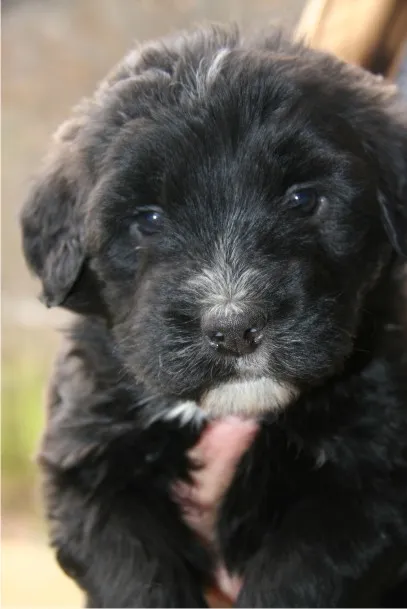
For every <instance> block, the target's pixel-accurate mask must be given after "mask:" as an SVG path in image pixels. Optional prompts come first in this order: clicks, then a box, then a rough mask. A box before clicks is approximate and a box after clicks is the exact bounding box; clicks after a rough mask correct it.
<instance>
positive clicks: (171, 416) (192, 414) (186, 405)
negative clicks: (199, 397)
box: [148, 400, 205, 426]
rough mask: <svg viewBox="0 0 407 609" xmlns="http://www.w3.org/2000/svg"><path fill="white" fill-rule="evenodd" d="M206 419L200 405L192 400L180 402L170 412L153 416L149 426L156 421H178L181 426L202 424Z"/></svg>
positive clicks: (162, 412)
mask: <svg viewBox="0 0 407 609" xmlns="http://www.w3.org/2000/svg"><path fill="white" fill-rule="evenodd" d="M204 419H205V413H204V412H203V411H202V410H201V408H199V406H198V404H197V403H196V402H194V401H192V400H185V401H184V402H181V401H180V402H178V403H177V404H176V406H174V407H173V408H170V409H168V410H161V411H160V412H158V413H156V414H154V415H152V416H151V417H150V419H149V420H148V425H152V424H153V423H155V422H156V421H175V420H178V422H179V424H180V425H181V426H183V425H189V424H191V423H196V424H201V423H202V422H203V420H204Z"/></svg>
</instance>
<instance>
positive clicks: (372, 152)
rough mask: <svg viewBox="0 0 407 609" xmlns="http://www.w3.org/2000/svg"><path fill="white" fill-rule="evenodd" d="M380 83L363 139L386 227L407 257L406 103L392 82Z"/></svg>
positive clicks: (396, 246)
mask: <svg viewBox="0 0 407 609" xmlns="http://www.w3.org/2000/svg"><path fill="white" fill-rule="evenodd" d="M375 81H376V83H375V84H376V86H377V79H375ZM381 87H382V91H381V95H380V96H376V97H375V96H374V93H375V92H374V90H373V91H372V97H373V98H374V99H375V100H377V101H378V103H379V104H380V106H379V111H377V108H376V111H375V112H372V113H370V109H367V114H370V119H369V121H368V122H369V125H368V126H366V127H367V128H366V129H365V134H364V140H365V146H366V149H367V152H368V154H369V156H370V159H371V162H372V165H373V167H374V170H375V174H376V175H375V176H374V177H375V178H376V180H377V189H378V195H377V199H378V203H379V205H380V211H381V215H382V222H383V226H384V229H385V231H386V233H387V236H388V238H389V240H390V243H391V244H392V246H393V248H394V249H395V250H396V252H398V253H399V254H400V255H402V256H404V257H407V104H405V102H404V100H401V99H400V98H399V97H398V94H397V92H396V88H395V87H394V86H393V85H388V84H381ZM365 120H366V119H365ZM362 121H363V117H362Z"/></svg>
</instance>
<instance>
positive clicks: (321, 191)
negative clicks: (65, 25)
mask: <svg viewBox="0 0 407 609" xmlns="http://www.w3.org/2000/svg"><path fill="white" fill-rule="evenodd" d="M406 176H407V121H406V109H405V108H404V107H403V106H402V104H401V102H400V101H399V100H398V97H397V91H396V90H395V89H394V88H393V87H391V86H390V85H387V84H385V83H384V82H383V81H381V80H380V79H378V78H376V77H374V76H372V75H370V74H367V73H365V72H363V71H362V70H360V69H357V68H355V67H351V66H348V65H345V64H344V63H342V62H340V61H339V60H337V59H335V58H334V57H331V56H328V55H325V54H322V53H319V52H315V51H313V50H310V49H307V48H305V47H304V46H303V45H301V44H297V43H292V42H290V41H288V40H286V39H285V38H283V37H282V36H280V35H279V34H278V33H276V32H271V33H269V34H268V35H266V36H265V37H263V38H261V37H258V38H256V39H255V40H245V39H243V38H242V37H241V36H240V35H239V33H238V32H237V31H234V30H227V29H223V28H208V29H200V30H197V31H193V32H191V33H187V34H185V35H179V36H175V37H174V38H170V39H167V40H164V41H162V42H158V43H151V44H147V45H146V46H144V47H143V48H141V49H140V50H137V51H133V52H132V53H130V55H129V56H128V57H127V58H125V59H124V61H123V62H122V63H121V64H120V65H119V66H118V67H117V68H116V69H115V70H114V71H113V72H112V73H111V75H110V76H109V77H108V78H107V80H106V81H104V82H103V83H102V84H101V85H100V87H99V88H98V90H97V91H96V93H95V95H94V96H93V97H92V98H91V99H89V100H86V101H84V102H83V103H82V104H81V105H80V106H79V107H78V108H77V109H76V110H75V111H74V113H73V117H72V118H71V119H70V120H69V121H68V122H67V123H66V124H65V125H64V126H63V127H62V128H61V129H60V130H59V132H58V133H57V134H56V137H55V142H54V145H53V146H52V148H51V152H50V155H49V157H48V159H47V161H46V163H45V166H44V168H43V171H42V173H40V175H39V177H38V180H37V182H36V184H35V185H34V186H33V189H32V192H31V195H30V197H29V200H28V201H27V203H26V206H25V208H24V211H23V214H22V227H23V241H24V251H25V255H26V258H27V261H28V264H29V265H30V267H31V269H32V270H33V271H34V272H35V273H36V274H37V275H38V276H39V277H40V278H41V280H42V285H43V294H42V299H43V300H44V302H45V303H46V304H47V305H48V306H57V305H60V306H64V307H66V308H68V309H70V310H73V311H75V312H77V313H78V314H79V318H78V321H77V323H75V325H74V327H73V329H72V332H71V337H70V340H69V343H68V345H67V347H66V349H65V350H64V351H63V352H62V353H61V355H60V358H59V360H58V363H57V366H56V369H55V373H54V376H53V379H52V383H51V389H50V395H49V405H50V407H49V415H48V422H47V426H46V430H45V434H44V439H43V444H42V450H41V454H40V462H41V465H42V468H43V471H44V474H45V489H46V505H47V511H48V517H49V520H50V529H51V541H52V545H53V546H54V548H55V550H56V553H57V556H58V560H59V562H60V564H61V565H62V567H63V568H64V569H65V571H66V572H67V573H68V574H70V575H71V576H72V577H73V578H74V579H75V580H76V581H77V582H78V584H79V585H80V586H81V587H82V588H83V590H84V591H85V592H86V595H87V599H88V606H92V607H96V606H97V607H203V606H206V605H205V599H204V596H203V587H204V586H205V585H206V584H208V583H210V579H211V569H212V562H213V557H212V556H211V555H210V552H209V551H208V549H207V548H205V547H203V546H202V545H201V544H200V542H199V540H198V539H197V538H196V537H194V535H193V533H192V532H191V531H190V530H189V529H188V528H187V526H186V525H185V524H184V523H183V522H182V520H181V517H180V512H179V508H178V507H177V505H176V504H175V503H174V502H173V501H172V499H171V496H170V486H171V484H172V483H173V482H174V481H176V480H178V479H187V477H188V471H189V463H188V461H187V458H186V451H187V450H188V449H189V448H190V447H191V446H192V445H193V444H194V443H195V442H196V440H197V438H198V436H199V433H200V431H201V430H202V428H203V426H204V425H205V422H206V420H207V418H208V417H210V416H224V415H226V414H228V413H230V412H234V413H237V414H240V415H241V416H251V417H259V418H260V419H261V430H260V433H259V435H258V437H257V439H256V441H255V442H254V444H253V446H252V447H251V448H250V449H249V450H248V452H247V453H246V454H245V455H244V457H243V459H242V461H241V463H240V464H239V467H238V470H237V472H236V476H235V479H234V481H233V484H232V486H231V488H230V490H229V492H228V493H227V495H226V496H225V498H224V501H223V505H222V508H221V512H220V518H219V522H218V527H217V535H218V545H219V551H220V553H221V555H222V557H223V558H224V560H225V562H226V565H227V567H228V568H229V570H230V571H231V572H233V573H237V574H240V575H242V576H243V578H244V585H243V588H242V591H241V593H240V595H239V598H238V599H237V602H236V606H241V607H345V606H348V607H364V606H387V605H388V606H404V605H403V603H404V602H405V600H406V585H405V579H404V580H403V569H404V571H405V569H406V560H407V559H406V556H407V454H406V448H407V355H406V319H405V311H406V301H405V294H403V273H404V272H405V270H404V266H403V262H402V260H403V256H404V255H405V254H406V253H407V213H406V201H407V178H406ZM304 189H306V190H305V195H304ZM310 189H311V190H310ZM310 193H311V194H310ZM151 210H152V211H151ZM146 214H147V215H146ZM149 214H150V216H149ZM151 214H155V215H154V217H152V216H151ZM242 316H243V317H242ZM208 319H209V322H210V324H211V325H210V328H214V330H216V329H217V327H218V326H219V327H221V328H222V332H223V331H224V330H223V328H224V327H227V328H228V329H229V330H230V332H231V333H232V334H230V336H232V338H231V340H230V345H232V347H231V349H232V351H230V350H229V351H228V350H225V349H223V348H222V345H221V344H220V341H221V340H223V338H222V337H223V334H222V332H220V333H219V332H218V333H216V332H209V331H208V330H207V326H208V323H209V322H208ZM242 319H243V320H244V321H242ZM246 319H247V320H248V321H247V323H246V321H245V320H246ZM259 320H260V322H261V323H260V322H259ZM242 323H243V324H246V325H247V326H248V329H247V331H245V333H244V339H241V340H244V341H248V340H249V339H248V338H247V336H248V334H247V332H249V334H250V333H251V334H250V336H255V337H256V341H257V342H256V343H255V344H254V342H253V341H251V342H250V345H249V347H250V352H244V353H243V352H236V350H237V349H238V347H237V346H236V345H237V342H236V340H237V339H236V336H237V337H238V338H239V337H240V334H239V332H240V329H241V327H242ZM259 323H260V325H259ZM227 324H228V325H227ZM239 324H240V325H239ZM217 325H218V326H217ZM243 328H245V326H244V325H243ZM229 330H228V332H229ZM260 330H261V333H260ZM225 332H226V331H225ZM233 333H234V334H233ZM219 336H220V338H219ZM228 336H229V335H228ZM235 339H236V340H235ZM239 340H240V338H239ZM250 340H251V339H250ZM233 349H235V351H233ZM404 577H405V575H404ZM403 581H404V583H403ZM403 586H404V588H403ZM397 603H399V604H398V605H397Z"/></svg>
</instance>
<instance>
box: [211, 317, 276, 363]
mask: <svg viewBox="0 0 407 609" xmlns="http://www.w3.org/2000/svg"><path fill="white" fill-rule="evenodd" d="M265 325H266V317H265V315H264V314H263V313H262V312H261V311H258V310H255V311H253V310H252V311H248V312H247V313H230V314H224V313H209V314H207V315H206V316H205V317H204V319H203V320H202V330H203V332H204V334H205V335H206V336H207V337H208V338H209V341H210V344H211V345H212V346H213V347H214V348H216V349H218V350H219V351H220V352H223V353H224V354H225V355H245V354H247V353H252V352H253V351H254V350H255V349H256V348H257V347H258V345H259V344H260V343H261V341H262V339H263V330H264V327H265Z"/></svg>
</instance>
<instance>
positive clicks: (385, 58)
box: [296, 0, 407, 77]
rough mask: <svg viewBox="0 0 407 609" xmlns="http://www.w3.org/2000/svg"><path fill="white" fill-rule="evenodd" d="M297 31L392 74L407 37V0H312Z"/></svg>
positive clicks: (317, 45)
mask: <svg viewBox="0 0 407 609" xmlns="http://www.w3.org/2000/svg"><path fill="white" fill-rule="evenodd" d="M296 34H297V36H298V37H300V38H304V39H305V40H306V41H307V42H308V44H310V45H311V46H313V47H314V48H318V49H321V50H326V51H330V52H332V53H334V54H335V55H337V56H338V57H340V58H341V59H344V60H345V61H348V62H350V63H355V64H358V65H361V66H363V67H364V68H366V69H368V70H371V71H373V72H375V73H380V74H384V75H385V76H389V77H392V76H394V74H395V72H396V71H397V68H398V65H399V61H400V58H401V54H402V52H403V47H404V45H405V44H406V40H407V1H406V0H310V1H309V2H307V4H306V6H305V9H304V11H303V13H302V15H301V18H300V21H299V24H298V27H297V30H296Z"/></svg>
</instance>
